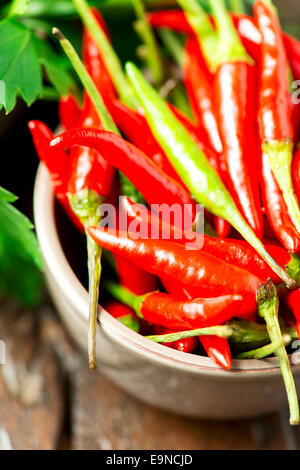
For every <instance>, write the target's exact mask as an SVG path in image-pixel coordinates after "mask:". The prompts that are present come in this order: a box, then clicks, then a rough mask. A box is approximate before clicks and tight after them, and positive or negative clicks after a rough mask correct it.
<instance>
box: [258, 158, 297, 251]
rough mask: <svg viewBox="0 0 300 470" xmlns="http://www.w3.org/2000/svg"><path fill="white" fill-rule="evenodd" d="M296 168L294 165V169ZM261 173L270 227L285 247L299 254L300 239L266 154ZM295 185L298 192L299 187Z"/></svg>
mask: <svg viewBox="0 0 300 470" xmlns="http://www.w3.org/2000/svg"><path fill="white" fill-rule="evenodd" d="M295 166H296V165H295V164H294V168H295ZM260 172H261V194H262V200H263V205H264V208H265V214H266V216H267V217H268V220H269V222H270V225H271V227H272V229H273V231H274V233H275V235H276V237H277V238H278V240H279V241H280V242H281V244H282V245H283V247H284V248H285V249H286V250H287V251H289V252H291V253H297V252H298V251H299V249H300V238H299V236H298V234H297V231H296V228H295V226H294V224H293V222H292V220H291V218H290V216H289V214H288V210H287V207H286V204H285V202H284V200H283V196H282V192H281V190H280V188H279V186H278V183H277V182H276V180H275V177H274V175H273V172H272V169H271V167H270V163H269V159H268V156H267V155H266V154H264V153H263V154H262V158H261V170H260ZM295 175H296V170H294V178H295V177H296V176H295ZM294 184H295V189H296V190H297V185H296V183H294ZM298 197H299V196H298Z"/></svg>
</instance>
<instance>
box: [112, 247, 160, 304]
mask: <svg viewBox="0 0 300 470" xmlns="http://www.w3.org/2000/svg"><path fill="white" fill-rule="evenodd" d="M114 258H115V262H116V268H117V272H118V277H119V282H120V284H121V286H123V287H126V288H127V289H129V290H131V291H132V292H134V293H135V294H137V295H142V294H146V293H147V292H152V291H155V290H156V289H157V281H156V278H155V276H153V275H152V274H150V273H148V272H147V271H144V270H143V269H140V268H138V267H137V266H136V265H135V264H133V263H130V261H128V260H127V259H126V258H124V256H120V255H115V256H114Z"/></svg>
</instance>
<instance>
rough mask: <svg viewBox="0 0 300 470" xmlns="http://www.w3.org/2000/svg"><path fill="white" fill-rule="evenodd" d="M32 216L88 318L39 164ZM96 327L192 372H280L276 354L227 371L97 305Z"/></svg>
mask: <svg viewBox="0 0 300 470" xmlns="http://www.w3.org/2000/svg"><path fill="white" fill-rule="evenodd" d="M34 220H35V228H36V233H37V237H38V240H39V244H40V249H41V252H42V256H43V259H44V262H45V266H46V267H47V270H48V272H50V273H51V275H52V276H55V279H56V280H57V282H59V286H60V288H61V289H62V290H63V291H64V294H65V296H66V297H67V300H68V302H69V303H71V304H72V305H74V310H75V311H76V312H79V314H80V317H81V318H80V319H81V320H83V321H86V322H87V318H88V292H87V290H86V289H85V288H84V286H83V285H82V284H81V283H80V281H79V279H78V278H77V276H76V274H75V273H74V272H73V270H72V268H71V266H70V264H69V262H68V260H67V258H66V256H65V254H64V251H63V248H62V246H61V243H60V240H59V236H58V232H57V228H56V222H55V212H54V193H53V189H52V184H51V180H50V176H49V173H48V170H47V169H46V167H45V166H44V164H42V163H41V164H40V165H39V168H38V171H37V176H36V181H35V186H34ZM97 328H102V329H103V331H104V333H105V334H106V335H108V336H109V337H110V338H111V339H112V340H113V341H115V342H117V343H122V344H123V345H125V347H127V348H129V349H131V350H133V351H135V352H136V353H138V354H142V355H143V356H144V357H145V356H146V357H147V358H148V360H150V361H151V362H156V363H157V362H158V363H164V364H167V365H168V366H169V367H176V368H181V369H183V370H185V371H186V372H191V373H198V374H199V373H200V372H202V373H205V374H210V375H214V376H218V377H221V376H222V378H232V377H236V375H237V374H239V375H241V376H243V377H248V378H250V377H251V376H253V375H255V377H256V378H259V377H260V378H263V377H265V376H266V375H279V374H280V373H281V372H280V367H279V362H278V359H277V358H269V359H264V360H255V359H243V360H236V359H234V360H233V361H232V369H231V370H229V371H226V370H224V369H222V368H221V367H219V366H217V365H216V364H215V363H214V362H213V361H212V360H211V359H210V358H208V357H205V356H198V355H195V354H188V353H184V354H183V353H182V352H180V351H177V350H175V349H171V348H167V347H165V346H162V345H160V344H158V343H155V342H153V341H150V340H149V339H147V338H145V337H143V336H142V335H140V334H138V333H136V332H134V331H132V330H130V329H129V328H127V327H126V326H124V325H123V324H122V323H121V322H119V321H118V320H116V319H115V318H113V317H112V316H111V315H110V314H109V313H108V312H107V311H105V310H104V309H103V308H102V307H101V306H99V313H98V324H97ZM291 367H292V369H296V368H297V369H298V370H299V369H300V367H299V365H298V364H292V363H291Z"/></svg>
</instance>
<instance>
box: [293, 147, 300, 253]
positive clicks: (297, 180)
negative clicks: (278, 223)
mask: <svg viewBox="0 0 300 470" xmlns="http://www.w3.org/2000/svg"><path fill="white" fill-rule="evenodd" d="M292 175H293V181H294V186H295V190H296V194H297V198H298V201H300V148H298V150H297V151H296V153H295V155H294V157H293V166H292ZM297 248H298V250H299V249H300V244H299V246H298V247H297Z"/></svg>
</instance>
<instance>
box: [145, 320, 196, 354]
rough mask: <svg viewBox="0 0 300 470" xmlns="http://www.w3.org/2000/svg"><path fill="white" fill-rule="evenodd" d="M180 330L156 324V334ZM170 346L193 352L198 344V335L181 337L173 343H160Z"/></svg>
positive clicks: (178, 349)
mask: <svg viewBox="0 0 300 470" xmlns="http://www.w3.org/2000/svg"><path fill="white" fill-rule="evenodd" d="M177 332H178V330H170V329H168V328H163V327H161V326H156V325H154V334H155V335H167V334H172V333H177ZM160 344H162V345H164V346H167V347H168V348H172V349H177V351H181V352H185V353H192V352H193V351H194V350H195V349H196V347H197V344H198V341H197V338H196V337H194V336H193V337H191V338H183V339H179V340H178V341H173V342H171V343H160Z"/></svg>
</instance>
